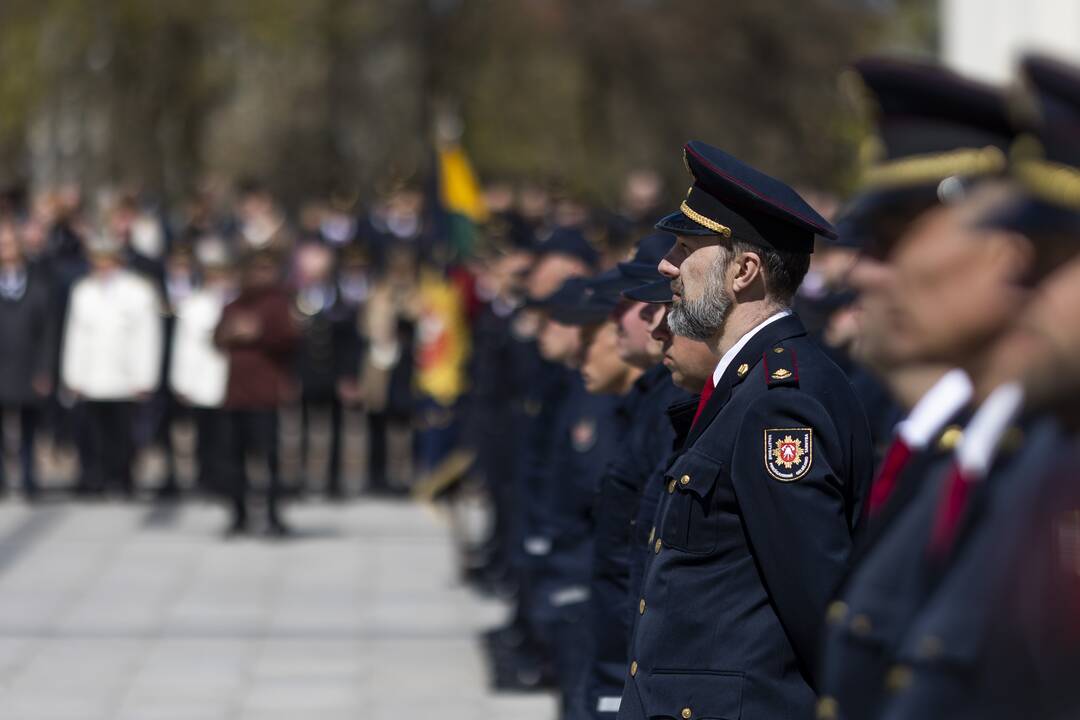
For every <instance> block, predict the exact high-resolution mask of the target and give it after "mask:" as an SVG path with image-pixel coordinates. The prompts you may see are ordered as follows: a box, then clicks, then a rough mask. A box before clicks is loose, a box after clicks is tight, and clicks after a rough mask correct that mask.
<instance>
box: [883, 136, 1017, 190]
mask: <svg viewBox="0 0 1080 720" xmlns="http://www.w3.org/2000/svg"><path fill="white" fill-rule="evenodd" d="M1006 164H1007V163H1006V159H1005V153H1004V152H1002V151H1001V150H1000V149H999V148H996V147H994V146H993V145H988V146H986V147H984V148H981V149H975V148H963V149H960V150H950V151H948V152H942V153H930V154H927V155H914V156H912V157H907V158H903V159H900V160H893V161H892V162H885V163H881V164H880V165H875V166H874V167H871V168H868V169H867V170H866V171H865V172H864V173H863V183H862V186H863V189H868V190H869V189H877V188H888V187H903V186H905V185H918V184H920V183H925V182H934V181H937V180H944V179H945V178H947V177H950V176H952V175H961V176H964V177H974V176H979V175H993V174H995V173H999V172H1001V171H1003V170H1004V169H1005V166H1006Z"/></svg>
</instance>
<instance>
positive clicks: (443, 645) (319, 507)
mask: <svg viewBox="0 0 1080 720" xmlns="http://www.w3.org/2000/svg"><path fill="white" fill-rule="evenodd" d="M288 514H289V518H290V520H291V522H292V524H293V525H294V526H295V527H296V528H297V530H298V531H299V537H298V538H296V539H291V540H288V541H284V542H272V541H267V540H261V539H241V540H232V541H225V540H222V539H220V536H219V532H220V529H221V528H222V526H223V525H224V522H225V516H224V513H223V512H222V511H221V510H220V509H218V508H216V507H214V506H212V505H209V504H205V503H200V502H194V503H187V504H184V505H181V506H177V508H176V509H175V510H174V511H162V510H154V509H153V508H151V507H149V506H146V505H141V506H137V505H122V504H90V505H79V504H58V505H46V506H43V507H39V508H30V507H27V506H25V505H22V504H19V503H12V502H7V503H4V504H0V719H3V720H8V719H11V718H18V720H35V719H38V718H42V719H44V718H48V719H50V720H60V719H70V720H166V719H168V720H226V719H227V720H233V719H242V720H258V719H265V720H286V719H289V720H294V719H296V720H300V719H306V718H319V720H337V719H338V718H350V719H363V720H383V719H384V718H385V719H387V720H389V719H391V718H393V720H401V719H402V718H410V719H411V718H417V719H419V720H428V719H429V718H430V719H432V720H457V719H458V718H461V719H465V718H468V719H469V720H475V719H476V718H493V719H498V720H547V719H548V718H551V717H554V714H555V704H554V701H553V700H552V699H551V698H550V697H548V696H537V695H520V696H514V695H498V696H496V695H493V694H492V693H491V692H490V691H489V690H488V689H487V686H486V669H485V666H484V659H483V656H482V654H481V650H480V645H479V642H478V641H477V639H476V635H477V632H478V631H480V630H482V629H483V628H486V627H490V626H493V625H495V624H497V623H498V622H500V621H501V619H502V618H503V616H504V614H505V608H503V607H502V606H501V605H499V604H497V603H494V602H491V601H485V600H481V599H479V598H478V597H477V596H476V595H474V594H473V593H471V592H470V591H469V590H467V589H465V588H463V587H462V586H461V585H460V584H459V583H458V582H457V580H456V572H455V563H454V554H453V548H452V543H451V540H450V533H449V530H448V529H447V526H446V523H445V522H443V521H442V520H441V519H439V518H438V517H436V516H435V514H434V513H433V512H432V511H431V510H429V509H427V508H425V507H421V506H418V505H415V504H411V503H406V502H400V503H395V502H389V501H387V502H365V501H357V502H354V503H352V504H350V505H347V506H344V507H335V506H329V505H323V504H317V503H311V504H302V505H298V506H294V507H291V508H290V509H289V513H288Z"/></svg>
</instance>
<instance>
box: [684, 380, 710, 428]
mask: <svg viewBox="0 0 1080 720" xmlns="http://www.w3.org/2000/svg"><path fill="white" fill-rule="evenodd" d="M715 389H716V384H715V383H714V382H713V376H712V375H710V376H709V379H708V380H706V381H705V387H703V388H702V389H701V398H699V399H698V403H697V412H695V413H694V422H692V423H690V427H694V425H697V419H698V418H699V417H701V411H702V410H704V409H705V403H707V402H709V398H711V397H712V394H713V390H715Z"/></svg>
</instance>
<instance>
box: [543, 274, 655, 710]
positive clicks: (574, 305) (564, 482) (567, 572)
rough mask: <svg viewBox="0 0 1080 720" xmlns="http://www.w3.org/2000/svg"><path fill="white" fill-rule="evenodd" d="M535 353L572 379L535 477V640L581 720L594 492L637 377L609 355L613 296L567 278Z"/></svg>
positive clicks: (549, 303)
mask: <svg viewBox="0 0 1080 720" xmlns="http://www.w3.org/2000/svg"><path fill="white" fill-rule="evenodd" d="M543 307H544V311H545V316H546V318H545V322H544V325H543V328H542V329H541V331H540V350H541V352H542V353H543V356H544V359H546V360H548V361H549V362H561V363H563V364H564V365H566V366H567V367H568V368H570V369H571V370H575V371H576V372H575V376H574V377H573V378H572V384H571V387H570V390H569V393H568V395H567V397H566V399H565V401H564V402H563V403H562V405H561V407H560V411H559V413H558V414H557V415H556V417H555V423H556V425H555V430H554V433H553V438H552V439H553V445H552V449H553V455H552V456H551V457H550V459H549V461H548V465H547V468H546V471H547V474H546V476H544V477H541V478H539V479H540V481H541V482H542V483H543V486H542V487H541V488H538V490H539V499H540V502H541V503H542V507H540V508H539V509H538V512H536V513H534V518H535V520H536V522H537V524H536V526H535V527H534V528H533V535H532V542H533V543H534V544H535V543H537V542H538V541H540V540H542V541H543V542H544V543H545V544H546V546H547V547H546V552H542V553H539V554H538V557H537V564H538V571H537V583H536V594H537V599H536V603H537V608H536V612H535V613H534V618H535V622H536V631H537V635H538V636H539V637H541V638H545V639H548V640H549V642H550V647H551V651H552V659H553V661H554V667H555V674H556V677H557V678H558V682H559V689H560V693H561V696H562V716H563V717H581V716H582V713H583V711H584V708H583V707H582V703H583V700H584V693H583V683H584V681H585V677H586V671H587V669H588V665H589V660H590V658H591V648H592V643H593V632H592V631H593V627H592V625H591V623H590V614H589V609H590V606H589V596H590V580H591V577H592V567H593V550H594V540H595V518H594V516H593V511H594V504H595V500H596V493H597V490H598V487H599V483H600V479H601V476H602V474H603V471H604V468H605V466H606V465H607V464H608V462H609V461H610V460H611V459H612V457H613V455H614V453H615V449H616V441H617V438H618V437H619V436H620V435H621V434H622V433H623V432H625V425H626V423H625V422H624V421H622V420H621V419H620V418H619V416H618V409H619V398H620V396H622V395H624V394H625V393H626V392H628V391H629V389H630V387H631V386H632V385H633V383H634V381H635V380H637V378H638V377H639V376H640V374H641V370H640V369H638V368H634V367H633V366H631V365H628V364H627V363H625V362H623V360H622V359H621V358H620V357H619V355H618V352H617V351H616V348H615V342H616V327H615V324H614V323H613V322H611V321H610V320H609V319H608V318H609V316H610V315H611V312H612V311H613V310H614V308H615V297H614V296H597V295H595V294H594V293H592V292H591V288H590V286H589V282H588V281H587V280H585V279H584V278H571V279H569V280H567V281H566V283H564V284H563V286H562V287H561V288H560V289H559V290H558V291H556V292H555V294H554V295H553V296H552V297H550V298H548V299H547V300H546V301H545V303H544V306H543Z"/></svg>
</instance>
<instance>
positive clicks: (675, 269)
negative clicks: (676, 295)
mask: <svg viewBox="0 0 1080 720" xmlns="http://www.w3.org/2000/svg"><path fill="white" fill-rule="evenodd" d="M656 269H657V270H658V271H660V274H661V275H663V276H664V277H666V278H667V279H668V280H674V279H675V278H677V277H679V266H678V265H676V264H675V263H674V262H672V259H671V254H670V253H668V254H667V255H665V256H664V257H663V259H662V260H660V264H659V265H657V266H656Z"/></svg>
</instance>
